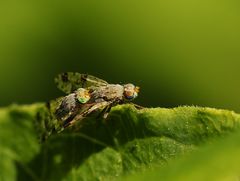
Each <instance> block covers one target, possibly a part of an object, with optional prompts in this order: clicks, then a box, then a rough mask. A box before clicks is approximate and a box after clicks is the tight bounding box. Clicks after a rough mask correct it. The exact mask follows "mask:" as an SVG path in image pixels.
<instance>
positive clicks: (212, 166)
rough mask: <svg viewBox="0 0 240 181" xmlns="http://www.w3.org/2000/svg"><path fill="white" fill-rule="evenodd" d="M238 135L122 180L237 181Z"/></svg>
mask: <svg viewBox="0 0 240 181" xmlns="http://www.w3.org/2000/svg"><path fill="white" fill-rule="evenodd" d="M239 153H240V132H236V133H234V134H232V135H229V136H227V138H224V139H223V140H218V141H217V142H214V143H213V144H208V145H206V146H204V147H203V148H200V149H199V150H198V151H196V152H194V153H192V154H190V155H189V156H187V157H186V158H184V159H177V160H174V161H172V162H171V163H169V164H168V165H167V166H165V167H162V168H159V167H156V168H154V169H153V170H149V171H146V172H144V173H141V174H135V175H131V176H128V177H126V178H124V180H126V181H134V180H138V181H145V180H148V181H155V180H158V179H159V178H164V179H163V180H164V181H171V180H175V181H178V180H179V181H181V180H194V181H202V180H211V181H214V180H216V181H228V180H229V181H234V180H239V179H240V167H239V163H240V157H239Z"/></svg>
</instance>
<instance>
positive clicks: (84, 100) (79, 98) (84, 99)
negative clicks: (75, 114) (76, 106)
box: [78, 97, 89, 104]
mask: <svg viewBox="0 0 240 181" xmlns="http://www.w3.org/2000/svg"><path fill="white" fill-rule="evenodd" d="M88 100H89V98H87V97H78V101H79V102H80V103H82V104H84V103H86V102H87V101H88Z"/></svg>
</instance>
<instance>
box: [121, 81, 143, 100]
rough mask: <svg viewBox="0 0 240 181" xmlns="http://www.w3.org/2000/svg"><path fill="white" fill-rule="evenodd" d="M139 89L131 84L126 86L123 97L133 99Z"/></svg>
mask: <svg viewBox="0 0 240 181" xmlns="http://www.w3.org/2000/svg"><path fill="white" fill-rule="evenodd" d="M138 92H139V87H137V86H136V87H135V86H134V85H133V84H126V85H125V86H124V97H125V98H126V99H128V100H132V99H135V98H136V97H137V96H138Z"/></svg>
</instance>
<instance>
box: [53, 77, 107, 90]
mask: <svg viewBox="0 0 240 181" xmlns="http://www.w3.org/2000/svg"><path fill="white" fill-rule="evenodd" d="M55 82H56V84H57V87H58V88H59V89H60V90H62V91H63V92H65V93H66V94H70V93H72V92H73V91H75V90H77V89H78V88H86V87H91V86H93V87H99V86H105V85H107V84H108V83H107V82H106V81H105V80H102V79H99V78H97V77H94V76H92V75H88V74H80V73H77V72H66V73H62V74H59V75H58V76H57V77H56V78H55Z"/></svg>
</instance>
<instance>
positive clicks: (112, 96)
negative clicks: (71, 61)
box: [55, 72, 141, 128]
mask: <svg viewBox="0 0 240 181" xmlns="http://www.w3.org/2000/svg"><path fill="white" fill-rule="evenodd" d="M55 82H56V84H57V87H58V88H59V89H60V90H62V91H63V92H65V93H66V94H68V95H67V96H65V97H63V98H62V100H61V102H60V105H59V106H58V107H57V109H56V111H55V116H56V118H57V120H58V121H60V122H61V124H62V125H63V127H64V128H66V127H69V126H72V125H74V123H76V122H77V121H81V120H82V119H84V118H85V117H87V116H88V115H90V114H91V113H93V112H95V111H101V114H102V115H103V118H107V116H108V113H109V112H110V110H111V108H112V107H113V106H115V105H118V104H124V103H128V102H131V101H132V100H134V99H135V98H136V97H137V96H138V93H139V87H138V86H135V85H133V84H131V83H128V84H123V85H120V84H109V83H108V82H106V81H105V80H102V79H99V78H97V77H95V76H92V75H88V74H80V73H73V72H68V73H63V74H59V75H58V76H57V77H56V78H55ZM135 106H136V107H137V108H141V107H140V106H137V105H135Z"/></svg>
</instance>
